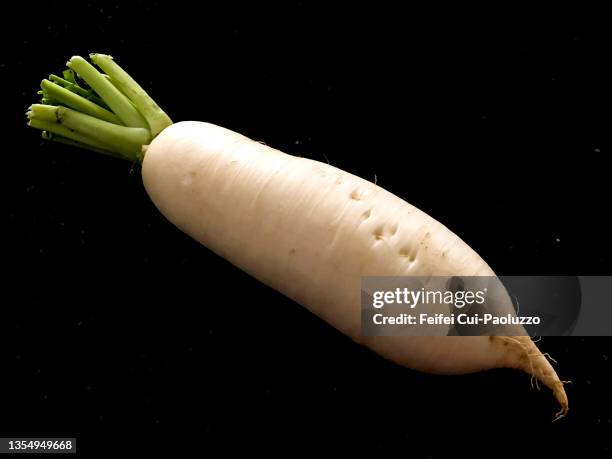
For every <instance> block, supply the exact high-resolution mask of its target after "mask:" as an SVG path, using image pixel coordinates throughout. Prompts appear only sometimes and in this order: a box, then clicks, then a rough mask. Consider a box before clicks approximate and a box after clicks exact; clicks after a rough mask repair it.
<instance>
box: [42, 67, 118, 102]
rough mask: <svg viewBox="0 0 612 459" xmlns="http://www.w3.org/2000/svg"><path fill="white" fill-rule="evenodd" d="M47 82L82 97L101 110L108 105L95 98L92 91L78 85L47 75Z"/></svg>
mask: <svg viewBox="0 0 612 459" xmlns="http://www.w3.org/2000/svg"><path fill="white" fill-rule="evenodd" d="M49 80H51V81H52V82H53V83H55V84H58V85H60V86H61V87H62V88H66V89H67V90H68V91H70V92H73V93H75V94H78V95H79V96H81V97H84V98H85V99H87V100H91V101H92V102H93V103H94V104H97V105H99V106H100V107H102V108H108V105H106V104H105V103H104V101H103V100H102V99H100V98H99V97H98V96H96V93H95V92H93V91H92V90H88V89H85V88H81V87H80V86H79V85H78V84H75V83H73V82H71V81H68V80H64V79H63V78H61V77H58V76H57V75H53V74H52V75H49Z"/></svg>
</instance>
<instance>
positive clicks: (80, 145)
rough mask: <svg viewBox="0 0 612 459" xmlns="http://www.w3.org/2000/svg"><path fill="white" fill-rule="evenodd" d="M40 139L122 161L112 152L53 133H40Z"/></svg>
mask: <svg viewBox="0 0 612 459" xmlns="http://www.w3.org/2000/svg"><path fill="white" fill-rule="evenodd" d="M42 138H43V139H44V140H52V141H53V142H59V143H62V144H64V145H71V146H73V147H77V148H83V149H85V150H90V151H95V152H96V153H102V154H103V155H109V156H112V157H113V158H121V159H123V158H122V157H121V156H119V155H118V154H116V153H113V152H112V151H109V150H105V149H104V148H97V147H94V146H92V145H88V144H86V143H83V142H78V141H76V140H72V139H69V138H68V137H62V136H61V135H58V134H54V133H53V132H49V131H43V132H42Z"/></svg>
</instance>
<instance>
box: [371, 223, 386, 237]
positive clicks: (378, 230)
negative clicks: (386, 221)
mask: <svg viewBox="0 0 612 459" xmlns="http://www.w3.org/2000/svg"><path fill="white" fill-rule="evenodd" d="M384 231H385V227H384V225H379V226H377V227H376V229H374V233H373V235H374V239H376V240H378V241H382V240H383V239H384Z"/></svg>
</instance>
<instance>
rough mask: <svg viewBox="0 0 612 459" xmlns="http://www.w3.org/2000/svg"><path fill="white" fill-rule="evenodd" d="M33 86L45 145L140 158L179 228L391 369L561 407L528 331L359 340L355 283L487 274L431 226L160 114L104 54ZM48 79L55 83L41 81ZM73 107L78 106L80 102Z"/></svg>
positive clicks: (421, 216) (35, 122)
mask: <svg viewBox="0 0 612 459" xmlns="http://www.w3.org/2000/svg"><path fill="white" fill-rule="evenodd" d="M92 61H93V62H94V63H95V64H96V65H98V66H99V67H100V68H101V69H102V71H103V72H105V73H104V74H102V73H100V72H99V71H98V70H97V69H96V68H95V67H93V66H92V65H91V64H89V63H88V62H87V61H86V60H84V59H83V58H80V57H74V58H72V59H71V60H70V61H69V63H68V66H69V67H70V68H71V69H72V70H73V71H76V72H77V74H79V76H80V77H81V78H82V79H83V80H85V82H86V83H87V84H88V85H89V86H90V88H87V87H85V85H84V84H79V83H78V81H77V80H76V79H75V78H74V73H73V72H71V71H68V72H65V75H64V78H60V77H56V76H51V77H50V78H49V80H45V81H44V82H43V91H42V93H43V102H44V103H43V104H35V105H33V106H32V107H31V108H30V111H29V112H28V117H29V118H30V125H31V126H33V127H35V128H38V129H42V130H43V131H44V133H43V135H44V137H45V138H47V139H50V140H57V141H60V142H63V143H67V144H71V145H76V146H80V147H83V148H88V149H91V150H94V151H98V152H102V153H107V154H110V155H113V156H118V157H121V158H124V159H128V160H130V161H133V162H139V163H142V177H143V182H144V186H145V188H146V190H147V192H148V194H149V196H150V197H151V199H152V200H153V202H154V203H155V205H156V206H157V207H158V209H159V210H160V211H161V212H162V213H163V214H164V215H165V216H166V217H167V218H168V220H170V221H171V222H172V223H174V224H175V225H176V226H177V227H178V228H180V229H181V230H182V231H184V232H185V233H187V234H188V235H190V236H191V237H193V238H194V239H196V240H197V241H199V242H200V243H202V244H203V245H204V246H206V247H208V248H209V249H210V250H212V251H214V252H215V253H217V254H218V255H220V256H221V257H224V258H225V259H227V260H229V261H230V262H231V263H233V264H234V265H236V266H238V267H239V268H240V269H242V270H244V271H246V272H247V273H249V274H250V275H252V276H253V277H255V278H257V279H258V280H260V281H261V282H263V283H264V284H266V285H268V286H270V287H272V288H274V289H276V290H278V291H279V292H281V293H283V294H284V295H286V296H288V297H289V298H291V299H292V300H294V301H295V302H297V303H299V304H301V305H303V306H305V307H306V308H308V309H309V310H310V311H312V312H313V313H314V314H316V315H318V316H319V317H321V318H322V319H324V320H325V321H327V322H329V323H330V324H332V325H333V326H334V327H336V328H337V329H338V330H340V331H341V332H343V333H345V334H346V335H348V336H350V337H351V338H352V339H353V340H355V341H356V342H358V343H360V344H363V345H365V346H368V347H369V348H371V349H372V350H374V351H375V352H377V353H378V354H380V355H381V356H383V357H385V358H387V359H389V360H392V361H394V362H397V363H398V364H400V365H404V366H406V367H409V368H412V369H415V370H420V371H424V372H429V373H438V374H461V373H470V372H476V371H481V370H487V369H492V368H505V367H507V368H517V369H521V370H524V371H525V372H527V373H529V374H531V375H532V376H533V377H535V378H537V379H538V380H539V381H541V382H542V383H544V384H545V385H546V386H548V387H549V388H550V389H551V390H552V391H553V393H554V395H555V397H556V399H557V400H558V402H559V404H560V405H561V410H560V411H559V413H558V414H557V417H562V416H563V415H565V414H566V412H567V410H568V400H567V396H566V394H565V390H564V388H563V383H562V382H561V381H560V379H559V377H558V376H557V374H556V372H555V370H554V369H553V368H552V366H551V365H550V363H549V362H548V360H547V359H546V357H545V356H544V355H543V354H542V353H541V352H540V351H539V349H538V348H537V347H536V345H535V344H534V342H533V341H532V340H531V339H530V338H529V337H528V336H508V337H504V336H472V337H469V336H362V334H361V297H360V295H361V289H360V286H361V279H362V277H364V276H494V275H495V274H494V272H493V271H492V270H491V268H490V267H489V266H488V265H487V263H486V262H485V261H484V260H483V259H482V258H480V257H479V256H478V254H477V253H476V252H475V251H474V250H472V249H471V248H470V247H469V246H468V245H467V244H465V243H464V242H463V241H462V240H461V239H460V238H459V237H458V236H456V235H455V234H453V233H452V232H451V231H450V230H448V229H447V228H446V227H445V226H443V225H442V224H441V223H439V222H438V221H436V220H434V219H433V218H431V217H430V216H428V215H427V214H425V213H423V212H421V211H420V210H418V209H417V208H415V207H414V206H412V205H410V204H408V203H407V202H405V201H404V200H402V199H401V198H399V197H397V196H395V195H393V194H391V193H389V192H387V191H385V190H384V189H382V188H381V187H379V186H377V185H375V184H373V183H371V182H369V181H367V180H364V179H361V178H359V177H356V176H354V175H352V174H350V173H347V172H345V171H342V170H340V169H337V168H335V167H332V166H331V165H329V164H324V163H320V162H317V161H313V160H310V159H305V158H299V157H294V156H290V155H287V154H285V153H282V152H280V151H278V150H275V149H273V148H270V147H268V146H266V145H263V144H261V143H259V142H256V141H253V140H251V139H249V138H247V137H245V136H243V135H241V134H238V133H236V132H233V131H231V130H228V129H225V128H223V127H219V126H215V125H213V124H209V123H202V122H192V121H188V122H180V123H176V124H172V122H171V121H170V118H169V117H168V116H167V115H166V114H165V113H164V112H163V111H162V110H161V109H160V108H159V106H158V105H157V104H156V103H155V102H154V101H153V100H152V99H151V98H150V97H149V96H148V95H147V94H146V92H145V91H144V90H143V89H142V88H141V87H140V86H139V85H138V84H137V83H136V82H135V81H134V80H133V79H132V78H131V77H130V76H129V75H128V74H127V73H126V72H125V71H124V70H123V69H121V68H120V67H119V66H118V65H117V64H116V63H115V62H114V61H113V60H112V58H111V57H110V56H105V55H99V54H98V55H92ZM52 85H57V86H58V88H56V87H54V86H52ZM79 98H80V99H83V100H80V99H79Z"/></svg>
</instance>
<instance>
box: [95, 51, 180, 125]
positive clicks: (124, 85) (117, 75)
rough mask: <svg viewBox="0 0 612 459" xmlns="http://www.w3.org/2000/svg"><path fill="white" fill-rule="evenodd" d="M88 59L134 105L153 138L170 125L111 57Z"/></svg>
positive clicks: (98, 56) (155, 105)
mask: <svg viewBox="0 0 612 459" xmlns="http://www.w3.org/2000/svg"><path fill="white" fill-rule="evenodd" d="M89 57H90V59H91V60H92V62H93V63H94V64H96V65H97V66H98V67H100V68H101V69H102V70H104V72H105V73H106V75H108V77H109V78H110V81H111V82H112V84H114V85H115V86H116V87H117V88H118V89H119V90H120V91H121V92H122V93H123V94H125V95H126V96H127V97H128V99H130V100H131V101H132V102H133V103H134V105H135V106H136V108H137V109H138V111H139V112H140V113H142V115H143V116H144V117H145V119H146V120H147V123H149V128H150V130H151V134H152V135H153V136H156V135H157V134H159V133H160V132H161V131H162V130H163V129H165V128H167V127H168V126H170V125H171V124H172V120H171V119H170V117H169V116H168V115H166V113H165V112H164V111H163V110H162V109H161V108H160V107H159V105H157V103H155V101H154V100H153V99H152V98H151V96H149V95H148V94H147V92H146V91H145V90H144V89H142V87H141V86H140V85H139V84H138V83H137V82H136V81H135V80H134V79H133V78H132V77H131V76H130V75H129V74H128V73H127V72H126V71H125V70H123V69H122V68H121V67H120V66H119V65H118V64H117V63H116V62H115V61H114V60H113V58H112V57H111V56H108V55H106V54H90V56H89Z"/></svg>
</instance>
